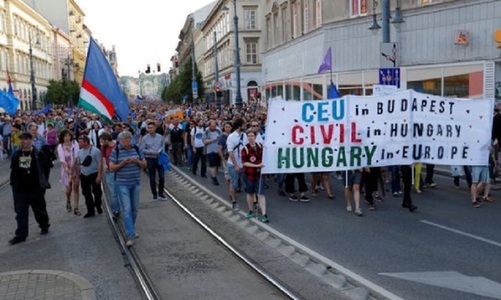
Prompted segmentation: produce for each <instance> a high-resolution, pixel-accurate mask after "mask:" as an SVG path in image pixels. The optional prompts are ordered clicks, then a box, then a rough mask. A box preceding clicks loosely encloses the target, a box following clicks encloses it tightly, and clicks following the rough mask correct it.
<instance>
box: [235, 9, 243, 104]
mask: <svg viewBox="0 0 501 300" xmlns="http://www.w3.org/2000/svg"><path fill="white" fill-rule="evenodd" d="M233 9H234V10H235V11H234V13H235V16H234V17H233V22H234V25H235V63H234V64H235V73H236V77H237V78H236V80H237V94H236V96H235V106H236V107H237V109H238V110H240V109H241V108H242V91H241V87H240V47H239V45H238V44H239V42H238V16H237V0H233Z"/></svg>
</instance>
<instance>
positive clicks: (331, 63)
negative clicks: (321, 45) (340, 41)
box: [329, 47, 332, 82]
mask: <svg viewBox="0 0 501 300" xmlns="http://www.w3.org/2000/svg"><path fill="white" fill-rule="evenodd" d="M329 49H330V47H329ZM329 66H330V70H329V71H330V75H331V82H332V50H331V56H330V65H329Z"/></svg>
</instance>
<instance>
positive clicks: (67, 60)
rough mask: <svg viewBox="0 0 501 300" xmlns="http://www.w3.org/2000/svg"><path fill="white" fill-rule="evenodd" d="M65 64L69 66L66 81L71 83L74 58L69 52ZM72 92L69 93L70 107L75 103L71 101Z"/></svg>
mask: <svg viewBox="0 0 501 300" xmlns="http://www.w3.org/2000/svg"><path fill="white" fill-rule="evenodd" d="M64 64H65V65H66V67H67V71H66V76H65V77H66V78H65V79H66V83H67V84H68V86H69V84H70V81H71V73H70V66H71V65H72V64H73V59H72V58H71V57H70V55H69V54H68V57H66V59H65V60H64ZM71 102H72V101H71V94H70V93H68V108H70V107H73V103H71Z"/></svg>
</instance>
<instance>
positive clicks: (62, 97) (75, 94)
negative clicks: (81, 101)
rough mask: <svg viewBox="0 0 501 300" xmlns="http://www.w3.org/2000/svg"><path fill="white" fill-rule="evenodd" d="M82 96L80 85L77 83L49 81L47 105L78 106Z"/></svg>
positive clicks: (64, 80)
mask: <svg viewBox="0 0 501 300" xmlns="http://www.w3.org/2000/svg"><path fill="white" fill-rule="evenodd" d="M79 96H80V85H79V84H78V83H77V82H76V81H74V80H73V81H69V80H66V79H63V80H49V86H47V95H46V101H47V103H52V104H68V103H70V106H71V107H73V106H76V105H77V104H78V98H79Z"/></svg>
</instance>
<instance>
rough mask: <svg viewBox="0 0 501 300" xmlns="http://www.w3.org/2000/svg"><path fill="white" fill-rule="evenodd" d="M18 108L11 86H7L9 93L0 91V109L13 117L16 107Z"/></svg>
mask: <svg viewBox="0 0 501 300" xmlns="http://www.w3.org/2000/svg"><path fill="white" fill-rule="evenodd" d="M18 106H19V99H17V98H16V97H15V96H14V93H13V92H12V86H11V85H10V84H9V92H8V93H6V92H4V91H0V107H2V108H3V109H5V111H6V112H8V113H9V114H10V115H15V114H16V110H17V107H18Z"/></svg>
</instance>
